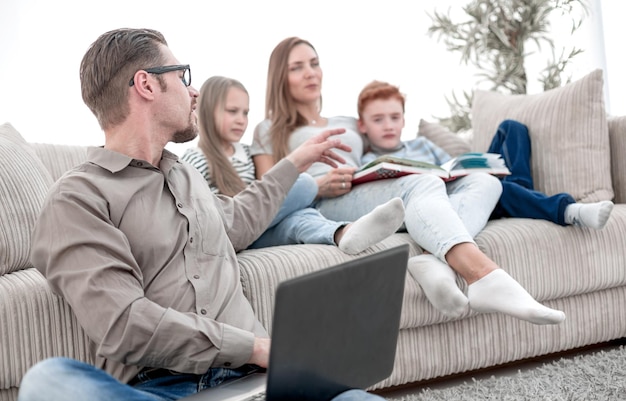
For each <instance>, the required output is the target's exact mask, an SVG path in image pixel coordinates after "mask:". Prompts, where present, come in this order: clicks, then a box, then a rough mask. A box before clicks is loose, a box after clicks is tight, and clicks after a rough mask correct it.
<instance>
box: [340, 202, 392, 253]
mask: <svg viewBox="0 0 626 401" xmlns="http://www.w3.org/2000/svg"><path fill="white" fill-rule="evenodd" d="M403 222H404V204H403V203H402V199H400V198H393V199H392V200H390V201H389V202H387V203H384V204H382V205H379V206H377V207H376V208H375V209H374V210H372V211H371V212H369V213H368V214H366V215H365V216H363V217H361V218H360V219H358V220H357V221H355V222H353V223H352V224H350V227H348V229H347V230H346V232H345V233H344V234H343V237H342V238H341V240H339V244H338V246H339V249H341V250H342V251H344V252H345V253H348V254H350V255H355V254H357V253H360V252H363V251H364V250H366V249H367V248H369V247H370V246H372V245H374V244H376V243H378V242H380V241H382V240H384V239H385V238H387V237H388V236H390V235H391V234H393V233H395V232H396V231H398V228H400V226H401V225H402V223H403Z"/></svg>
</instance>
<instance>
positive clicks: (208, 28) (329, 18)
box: [0, 0, 626, 151]
mask: <svg viewBox="0 0 626 401" xmlns="http://www.w3.org/2000/svg"><path fill="white" fill-rule="evenodd" d="M594 1H596V2H599V3H598V4H600V3H601V5H602V12H603V15H604V20H603V27H604V29H603V30H599V29H597V25H592V24H599V20H598V19H597V18H596V19H594V18H592V17H590V18H589V19H588V20H587V22H586V26H585V29H583V30H581V31H582V32H581V33H580V34H579V35H578V36H576V37H573V38H572V37H569V36H568V35H567V34H565V35H562V37H563V38H564V40H565V41H568V40H569V41H572V40H575V41H578V42H579V44H578V46H580V47H583V48H584V47H585V46H589V47H590V48H595V47H596V46H597V45H598V43H599V42H598V32H602V33H604V39H605V43H606V65H607V67H606V69H607V73H608V77H609V78H610V86H611V88H612V90H611V92H610V95H611V99H610V107H611V110H610V111H611V112H612V113H613V114H619V115H626V94H624V93H623V91H620V90H619V89H618V88H623V87H624V85H623V84H624V83H623V77H622V76H623V74H621V71H624V62H623V61H622V60H621V58H622V57H621V54H620V53H621V50H622V49H621V48H620V47H619V45H620V43H618V41H619V40H620V37H623V34H622V30H623V28H622V27H621V24H622V22H621V18H620V17H621V15H623V11H624V10H625V9H626V5H624V4H623V2H616V1H608V0H594ZM466 2H467V1H465V0H422V1H420V2H419V3H414V2H408V1H405V0H386V1H384V2H381V1H375V0H364V1H360V2H357V3H354V2H348V1H345V2H342V1H332V0H318V1H316V2H307V3H301V2H298V3H296V2H292V1H289V0H267V1H257V0H242V1H237V2H234V1H233V2H230V1H214V0H188V1H186V2H182V3H181V2H172V1H163V0H152V1H144V0H137V1H122V0H107V1H102V2H91V1H72V0H58V1H54V2H52V1H48V0H2V1H1V2H0V123H3V122H11V123H12V124H13V125H14V126H15V127H16V128H17V129H18V131H20V132H21V133H22V135H23V136H24V137H25V138H26V139H27V140H29V141H32V142H54V143H67V144H85V145H99V144H102V142H103V135H102V133H101V131H100V128H99V127H98V125H97V123H96V120H95V118H94V117H93V116H92V115H91V113H90V111H89V110H88V109H87V107H86V106H85V105H84V104H83V103H82V100H81V97H80V83H79V79H78V68H79V63H80V60H81V58H82V56H83V54H84V52H85V51H86V49H87V47H88V46H89V45H90V43H91V42H93V40H95V39H96V37H97V36H98V35H100V34H101V33H103V32H104V31H106V30H109V29H114V28H118V27H122V26H130V27H150V28H155V29H158V30H160V31H161V32H163V33H164V34H165V36H166V38H167V39H168V42H169V45H170V47H171V48H172V50H173V52H174V54H175V55H176V57H177V58H178V59H179V60H180V61H181V62H184V63H189V64H191V66H192V76H193V85H194V86H195V87H196V88H199V87H200V86H201V84H202V82H204V80H205V79H206V78H208V77H209V76H211V75H216V74H219V75H227V76H231V77H233V78H237V79H239V80H240V81H242V82H243V83H244V85H246V86H247V88H248V90H249V92H250V95H251V111H250V127H249V128H248V132H247V134H246V136H245V137H244V141H247V142H249V141H250V140H251V134H252V129H253V127H254V125H255V124H256V123H257V122H259V121H260V120H261V119H262V118H263V107H264V92H265V76H266V73H267V62H268V58H269V54H270V52H271V50H272V48H273V47H274V46H275V45H276V44H277V43H278V42H279V41H280V40H282V39H283V38H285V37H287V36H300V37H303V38H305V39H308V40H310V41H311V42H312V43H313V44H314V45H315V47H316V48H317V50H318V52H319V54H320V57H321V62H322V67H323V69H324V74H325V78H324V91H323V93H324V115H327V116H330V115H336V114H344V115H355V114H356V110H355V108H356V107H355V103H356V102H355V100H356V96H357V94H358V92H359V90H360V89H361V88H362V87H363V86H364V85H365V84H366V83H368V82H369V81H371V80H372V79H379V80H386V81H389V82H391V83H394V84H397V85H399V86H400V88H401V90H402V91H403V92H404V93H406V94H407V128H406V129H405V133H404V135H405V137H407V138H408V137H412V136H413V135H414V134H415V132H416V130H417V125H418V122H419V119H420V118H425V119H431V120H432V119H433V116H446V115H448V108H447V105H446V103H445V99H444V96H446V95H449V94H450V93H451V91H452V90H454V89H456V90H461V89H470V88H471V85H472V84H471V83H472V82H474V81H475V79H474V78H473V77H472V74H471V71H470V70H469V69H468V68H466V67H463V66H460V65H459V61H458V60H459V57H458V55H457V54H453V53H447V52H446V51H445V49H444V46H443V44H440V43H437V42H436V40H435V39H433V38H430V37H429V36H428V35H427V33H426V32H427V29H428V27H429V26H430V19H429V17H428V16H427V14H426V13H427V12H432V11H433V10H435V9H437V10H440V11H445V10H447V8H448V7H449V6H453V7H459V6H461V5H463V4H466ZM418 5H419V6H418ZM594 27H595V28H596V29H592V28H594ZM581 35H582V38H581ZM601 53H602V52H599V53H598V52H597V51H594V52H588V53H587V52H586V53H585V55H584V57H580V62H579V63H578V64H577V68H576V69H575V71H574V73H575V77H576V78H577V77H580V76H582V75H585V74H586V73H588V72H589V71H591V70H592V69H593V68H598V67H602V66H603V65H604V61H603V60H601V57H599V56H598V54H601ZM459 93H460V92H459ZM183 146H185V145H183ZM187 146H188V145H187ZM185 147H186V146H185ZM173 150H174V151H178V150H179V149H176V148H173Z"/></svg>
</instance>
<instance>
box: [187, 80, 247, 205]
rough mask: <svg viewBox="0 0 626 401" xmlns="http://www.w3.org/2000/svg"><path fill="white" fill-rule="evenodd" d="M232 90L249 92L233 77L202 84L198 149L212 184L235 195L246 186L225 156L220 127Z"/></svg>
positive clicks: (199, 102) (224, 191)
mask: <svg viewBox="0 0 626 401" xmlns="http://www.w3.org/2000/svg"><path fill="white" fill-rule="evenodd" d="M230 88H239V89H241V90H242V91H244V92H246V93H248V91H247V90H246V88H245V87H244V86H243V84H242V83H241V82H239V81H237V80H235V79H232V78H226V77H221V76H214V77H211V78H209V79H207V80H206V81H205V82H204V84H202V88H200V96H199V100H198V104H199V106H198V126H199V131H200V135H199V139H198V147H199V148H200V150H202V153H204V156H205V157H206V159H207V164H208V167H209V175H210V176H211V182H212V183H213V185H214V186H216V187H217V188H218V190H219V191H220V193H221V194H224V195H228V196H234V195H236V194H238V193H239V192H241V191H242V190H243V189H244V188H245V187H246V184H245V183H244V182H243V180H242V179H241V177H239V174H237V171H236V170H235V168H234V167H233V165H232V164H231V162H230V160H228V157H226V155H225V154H224V151H223V150H222V149H223V147H222V138H221V136H220V131H219V128H218V127H219V126H220V125H221V121H222V114H223V113H224V105H225V104H226V96H227V95H228V90H229V89H230Z"/></svg>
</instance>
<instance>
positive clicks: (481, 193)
mask: <svg viewBox="0 0 626 401" xmlns="http://www.w3.org/2000/svg"><path fill="white" fill-rule="evenodd" d="M501 192H502V186H501V185H500V181H499V180H498V179H497V178H496V177H494V176H492V175H489V174H485V173H473V174H470V175H468V176H466V177H463V178H459V179H457V180H455V181H452V182H449V183H447V184H446V183H445V182H444V181H443V180H442V179H441V178H439V177H437V176H434V175H431V174H411V175H407V176H404V177H400V178H394V179H386V180H379V181H373V182H369V183H365V184H360V185H356V186H354V187H353V188H352V190H351V191H350V192H348V193H347V194H345V195H342V196H340V197H337V198H325V199H321V200H318V201H316V203H315V207H316V208H317V209H318V210H319V211H320V212H321V213H322V214H323V215H324V216H325V217H327V218H329V219H333V220H342V219H343V220H349V221H353V220H356V219H358V218H359V217H361V216H363V215H365V214H366V213H369V212H371V211H372V209H374V208H375V207H376V206H378V205H381V204H383V203H385V202H387V201H389V200H391V199H392V198H394V197H400V198H402V201H403V203H404V208H405V219H404V225H405V228H406V230H407V231H408V233H409V235H410V236H411V238H412V239H413V240H414V241H415V242H416V243H417V244H418V245H420V246H421V247H422V248H424V249H426V250H427V251H428V252H430V253H432V254H433V255H435V256H437V257H438V258H439V259H441V260H442V261H445V255H446V254H447V253H448V251H449V250H450V249H451V248H452V247H453V246H454V245H457V244H460V243H463V242H472V243H473V242H474V236H476V235H477V234H478V233H479V232H480V230H482V229H483V228H484V227H485V225H486V224H487V221H488V220H489V216H490V215H491V212H492V210H493V208H494V207H495V205H496V203H497V202H498V199H499V198H500V193H501Z"/></svg>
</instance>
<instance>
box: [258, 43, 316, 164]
mask: <svg viewBox="0 0 626 401" xmlns="http://www.w3.org/2000/svg"><path fill="white" fill-rule="evenodd" d="M301 44H305V45H307V46H310V47H311V49H313V51H315V52H316V53H317V51H316V50H315V48H314V47H313V45H312V44H311V43H309V42H308V41H306V40H304V39H300V38H298V37H290V38H287V39H284V40H283V41H281V42H280V43H279V44H278V45H277V46H276V47H275V48H274V50H273V51H272V54H271V56H270V62H269V67H268V69H267V88H266V91H265V118H266V119H269V120H270V121H271V122H272V124H271V127H270V131H269V133H270V138H271V144H272V149H273V154H274V161H276V162H278V161H279V160H280V159H282V158H283V157H285V156H287V154H289V136H290V135H291V133H292V132H293V131H294V130H295V129H296V128H298V127H302V126H305V125H307V124H308V121H307V120H306V118H304V117H303V116H302V115H301V114H300V113H299V112H298V110H297V109H296V104H295V102H294V100H293V98H292V97H291V94H290V92H289V81H288V79H289V65H288V64H289V54H290V53H291V50H292V49H293V48H294V47H296V46H298V45H301Z"/></svg>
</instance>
